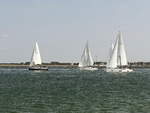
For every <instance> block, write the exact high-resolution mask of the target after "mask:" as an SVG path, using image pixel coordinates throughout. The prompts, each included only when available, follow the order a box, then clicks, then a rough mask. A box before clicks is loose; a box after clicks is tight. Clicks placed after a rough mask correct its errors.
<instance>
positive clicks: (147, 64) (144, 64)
mask: <svg viewBox="0 0 150 113" xmlns="http://www.w3.org/2000/svg"><path fill="white" fill-rule="evenodd" d="M42 65H43V66H48V67H70V68H71V67H72V68H76V67H78V63H60V62H52V63H43V64H42ZM0 67H22V68H23V67H24V68H27V67H29V62H26V63H0ZM93 67H97V68H105V67H106V62H95V65H94V66H93ZM129 67H130V68H150V62H130V63H129Z"/></svg>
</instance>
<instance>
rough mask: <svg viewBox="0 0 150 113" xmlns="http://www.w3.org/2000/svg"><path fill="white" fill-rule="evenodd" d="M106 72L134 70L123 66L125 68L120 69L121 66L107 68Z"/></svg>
mask: <svg viewBox="0 0 150 113" xmlns="http://www.w3.org/2000/svg"><path fill="white" fill-rule="evenodd" d="M106 72H114V73H129V72H133V70H132V69H129V68H123V69H120V68H107V69H106Z"/></svg>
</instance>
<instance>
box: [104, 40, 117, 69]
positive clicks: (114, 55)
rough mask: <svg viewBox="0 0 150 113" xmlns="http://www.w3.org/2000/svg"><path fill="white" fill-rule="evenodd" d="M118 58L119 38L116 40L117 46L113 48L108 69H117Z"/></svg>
mask: <svg viewBox="0 0 150 113" xmlns="http://www.w3.org/2000/svg"><path fill="white" fill-rule="evenodd" d="M117 56H118V38H117V39H116V42H115V46H114V47H113V50H112V53H111V56H110V59H109V61H108V63H107V68H116V67H117Z"/></svg>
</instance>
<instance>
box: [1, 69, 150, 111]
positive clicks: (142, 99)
mask: <svg viewBox="0 0 150 113" xmlns="http://www.w3.org/2000/svg"><path fill="white" fill-rule="evenodd" d="M0 113H150V69H135V71H134V72H132V73H124V74H117V73H106V72H105V71H103V70H102V69H99V70H98V71H80V70H79V69H77V68H56V67H55V68H49V71H28V69H23V68H0Z"/></svg>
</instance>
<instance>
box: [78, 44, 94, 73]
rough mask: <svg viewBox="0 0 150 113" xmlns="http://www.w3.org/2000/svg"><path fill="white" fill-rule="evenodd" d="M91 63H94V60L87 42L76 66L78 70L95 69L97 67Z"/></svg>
mask: <svg viewBox="0 0 150 113" xmlns="http://www.w3.org/2000/svg"><path fill="white" fill-rule="evenodd" d="M93 65H94V61H93V58H92V55H91V51H90V48H89V46H88V42H87V43H86V46H85V48H84V50H83V54H82V56H81V61H80V62H79V65H78V66H79V68H80V70H89V71H95V70H97V68H94V67H93Z"/></svg>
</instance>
